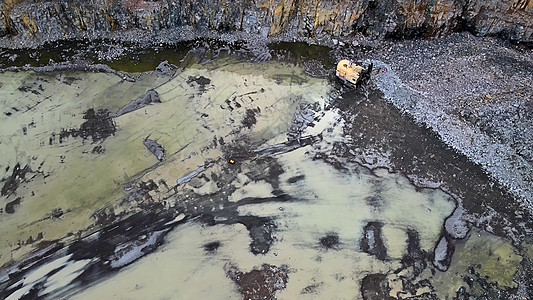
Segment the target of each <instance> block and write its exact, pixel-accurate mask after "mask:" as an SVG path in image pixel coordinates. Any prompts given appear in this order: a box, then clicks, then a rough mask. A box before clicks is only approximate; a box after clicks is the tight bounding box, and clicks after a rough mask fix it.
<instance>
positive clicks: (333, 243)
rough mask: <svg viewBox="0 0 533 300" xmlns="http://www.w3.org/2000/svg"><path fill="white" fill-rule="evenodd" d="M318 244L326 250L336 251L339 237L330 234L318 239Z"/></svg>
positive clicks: (335, 234) (333, 233)
mask: <svg viewBox="0 0 533 300" xmlns="http://www.w3.org/2000/svg"><path fill="white" fill-rule="evenodd" d="M320 244H321V245H322V246H323V247H324V248H326V249H335V250H336V249H337V246H338V245H339V235H338V234H337V233H335V232H332V233H330V234H328V235H326V236H324V237H321V238H320Z"/></svg>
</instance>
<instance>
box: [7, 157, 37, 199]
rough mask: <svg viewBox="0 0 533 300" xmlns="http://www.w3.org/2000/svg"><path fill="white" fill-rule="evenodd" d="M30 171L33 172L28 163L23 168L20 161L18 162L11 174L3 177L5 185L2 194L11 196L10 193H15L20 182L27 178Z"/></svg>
mask: <svg viewBox="0 0 533 300" xmlns="http://www.w3.org/2000/svg"><path fill="white" fill-rule="evenodd" d="M29 172H31V168H30V166H28V165H26V166H24V167H23V168H21V167H20V163H17V164H16V165H15V167H14V168H13V171H12V172H11V175H10V176H8V177H7V178H3V179H2V182H4V185H3V186H2V191H1V195H2V196H8V197H9V196H10V195H12V194H14V193H15V192H16V191H17V188H18V187H19V185H20V183H21V182H23V181H24V180H25V179H26V174H27V173H29Z"/></svg>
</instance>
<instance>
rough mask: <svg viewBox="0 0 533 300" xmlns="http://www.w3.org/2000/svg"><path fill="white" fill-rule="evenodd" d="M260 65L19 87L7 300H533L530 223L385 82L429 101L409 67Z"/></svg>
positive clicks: (11, 101) (13, 109) (10, 164)
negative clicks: (362, 80)
mask: <svg viewBox="0 0 533 300" xmlns="http://www.w3.org/2000/svg"><path fill="white" fill-rule="evenodd" d="M455 38H458V39H461V37H455ZM463 38H464V37H463ZM452 41H453V38H452ZM474 42H475V41H472V43H474ZM485 42H486V40H484V41H483V42H480V43H481V44H482V45H483V43H485ZM409 43H410V42H406V45H407V46H405V47H409V46H410V45H411V44H409ZM413 43H414V42H413ZM428 43H430V44H431V42H428ZM436 43H438V42H436ZM411 46H412V47H414V48H416V47H417V46H416V45H411ZM402 47H403V46H402ZM419 48H423V49H430V50H431V51H437V50H435V49H432V48H431V47H419ZM419 48H417V49H419ZM437 48H438V47H437ZM224 49H225V50H223V52H225V51H228V50H230V51H229V52H231V47H230V48H224ZM354 49H355V50H357V49H358V48H353V49H352V48H351V47H344V48H342V47H340V48H337V49H336V50H334V51H332V52H331V53H330V55H331V56H332V57H333V59H334V58H335V56H338V55H344V54H342V53H343V52H345V51H347V52H350V51H351V50H354ZM438 49H441V48H438ZM215 50H216V49H215ZM360 50H361V49H360ZM364 51H370V52H367V53H372V52H371V51H375V50H372V49H370V50H369V49H366V50H364ZM397 51H398V50H395V51H391V53H398V54H396V55H400V54H399V53H401V52H400V51H398V52H397ZM480 51H481V50H480ZM509 51H512V50H509ZM251 52H252V55H253V56H254V57H255V58H257V59H252V60H260V61H263V60H265V59H267V58H273V60H271V61H266V62H250V58H246V59H244V60H242V59H240V60H239V59H235V57H232V56H230V57H225V56H220V57H218V58H216V59H213V60H210V59H208V58H205V57H204V58H202V57H203V55H205V51H203V52H202V51H197V50H194V49H193V51H192V52H191V53H193V54H194V55H192V57H193V59H192V61H190V60H189V61H188V60H187V57H186V58H185V59H184V65H180V66H174V65H172V64H168V63H167V64H161V65H159V66H158V67H157V68H156V70H154V71H152V72H147V73H139V74H124V76H123V75H121V74H118V73H87V72H79V71H68V70H64V71H56V72H46V73H42V72H37V73H35V72H33V71H27V72H25V71H19V72H4V73H3V74H2V85H1V86H0V88H1V89H3V90H5V91H7V92H8V93H7V94H9V95H10V96H9V97H7V98H6V99H7V100H6V101H5V102H4V111H6V112H10V114H6V113H4V115H3V116H2V122H3V123H2V144H0V146H1V147H4V148H5V149H2V153H10V155H8V156H6V158H3V159H2V162H1V163H2V169H3V170H5V174H3V178H4V180H3V182H2V184H3V189H2V196H3V197H4V198H5V199H6V207H5V212H4V213H3V214H2V215H0V217H2V223H3V224H4V225H5V226H3V227H2V228H4V229H3V230H4V233H3V235H2V236H3V239H2V249H3V250H2V251H3V252H2V261H3V262H4V263H6V262H8V261H9V259H10V258H11V261H9V262H8V263H7V264H5V265H4V267H3V269H2V270H3V274H4V277H3V278H2V282H1V288H2V292H1V295H2V297H6V298H7V297H10V299H11V298H13V299H16V298H18V297H21V296H25V297H30V298H31V297H34V298H36V297H44V298H59V297H68V298H81V299H94V298H96V297H104V298H105V297H110V296H111V297H126V298H146V297H151V296H153V295H158V296H159V297H161V298H174V299H183V298H195V299H198V298H211V297H212V296H213V295H218V296H220V297H221V298H239V297H241V298H244V299H275V298H278V299H295V298H303V297H318V298H332V297H337V298H342V299H354V298H355V299H358V298H365V299H385V298H409V297H411V298H415V299H441V298H459V299H460V298H464V297H482V296H484V297H489V298H493V297H504V298H509V299H511V298H516V299H522V298H524V297H529V296H530V295H529V293H530V291H531V290H532V288H531V287H532V283H531V278H532V277H531V274H530V272H531V269H532V267H531V266H532V260H531V257H532V251H533V246H532V241H531V232H530V229H531V228H532V218H531V211H530V210H529V209H528V208H527V206H525V205H523V202H521V200H520V197H516V192H515V191H513V190H511V191H510V192H509V189H506V188H502V187H501V185H500V184H499V183H498V180H497V178H496V180H495V179H494V178H491V177H490V176H489V175H487V169H483V168H481V167H480V166H479V165H476V164H474V163H473V162H472V158H470V157H466V156H465V155H463V154H461V153H459V152H460V151H461V149H460V148H459V147H455V148H456V149H457V150H459V151H454V150H452V149H450V148H449V146H447V145H446V144H445V143H443V142H442V135H440V136H439V131H438V129H439V128H438V127H435V128H434V130H435V131H430V130H427V129H426V128H424V127H421V126H419V125H417V123H416V122H420V123H421V124H428V123H430V122H429V121H427V120H428V119H424V120H422V122H421V121H420V120H419V119H418V118H417V113H420V112H417V111H414V112H413V111H409V112H407V110H408V109H409V110H410V109H412V107H415V108H416V106H409V107H404V106H402V105H403V104H402V103H404V102H402V101H405V103H407V102H408V101H413V97H411V98H402V97H399V98H398V99H395V98H394V97H393V96H394V95H397V94H394V93H390V89H389V90H388V89H387V88H386V87H385V88H384V87H383V85H382V84H383V83H385V82H387V81H390V80H391V78H390V77H387V76H392V75H394V73H396V74H397V75H398V79H399V80H402V81H403V83H401V82H400V83H398V82H397V81H396V82H394V83H395V84H398V85H400V87H408V88H410V89H411V88H414V87H413V85H415V83H416V82H417V81H416V80H417V78H418V77H414V76H413V77H409V76H407V75H405V74H408V73H402V71H404V70H407V66H405V65H413V64H414V63H413V61H412V60H415V58H414V57H413V58H410V59H411V60H409V59H407V58H409V56H408V55H405V56H404V57H407V58H404V60H403V61H402V60H401V59H391V60H390V61H387V60H386V56H387V55H389V54H387V53H389V52H388V49H387V48H385V50H383V49H382V50H379V51H377V52H375V53H374V54H375V55H373V57H375V58H376V59H380V58H381V59H382V61H384V62H388V63H390V66H387V65H383V67H384V68H388V70H389V71H390V72H387V73H379V74H376V76H375V78H374V79H373V81H372V82H371V83H370V85H369V86H367V87H365V88H359V89H357V90H352V89H346V88H345V87H343V86H341V85H340V84H339V83H338V82H335V81H334V80H331V78H327V77H326V76H327V75H328V74H330V72H327V69H328V65H327V62H325V61H324V60H320V59H318V60H317V59H314V58H313V59H312V58H310V57H311V55H309V56H308V57H305V54H304V55H303V56H302V55H301V54H300V56H298V55H296V54H294V53H293V52H291V51H290V50H288V51H267V52H266V53H265V50H264V49H263V50H262V51H258V50H257V49H254V51H251ZM199 53H200V55H199ZM219 53H220V51H219ZM407 53H411V52H407ZM357 55H359V54H356V55H355V56H357ZM384 57H385V58H384ZM416 59H421V58H420V57H418V58H416ZM198 60H199V61H200V62H202V63H201V64H197V63H196V61H198ZM526 60H527V57H526ZM293 61H294V62H296V61H299V62H300V64H293V63H292V62H293ZM394 62H397V63H398V64H395V63H394ZM376 63H381V62H376ZM401 63H405V65H401ZM481 65H483V64H481ZM402 66H404V67H402ZM475 66H478V65H475ZM475 66H474V67H475ZM497 66H500V65H499V64H497ZM439 67H440V65H439V66H437V65H431V64H428V68H427V70H428V71H427V72H430V71H431V70H433V71H435V70H436V69H439ZM502 68H503V67H502ZM474 69H475V68H474ZM468 70H472V68H469V69H468ZM307 74H311V75H313V76H315V77H318V78H313V77H310V76H309V75H307ZM431 74H432V75H431V76H433V77H431V78H434V77H439V76H440V74H433V73H431ZM119 75H120V76H119ZM460 76H462V75H460ZM520 76H522V77H520ZM520 76H519V79H520V80H525V79H524V78H527V76H528V75H527V74H526V75H524V74H522V75H520ZM523 76H525V77H523ZM393 79H394V78H393ZM451 80H452V81H453V78H452V79H451ZM439 82H440V81H439ZM483 82H486V81H483ZM519 82H522V81H519ZM380 84H381V85H380ZM478 84H479V85H482V83H478ZM437 85H438V84H437V83H436V82H435V81H429V86H437ZM480 88H481V87H480ZM528 88H530V87H528V86H525V85H520V86H519V88H518V90H519V91H517V93H524V92H525V93H527V92H528ZM415 92H419V91H418V90H417V91H415ZM457 93H458V94H462V92H460V91H458V92H457ZM465 93H466V92H465ZM483 93H484V92H483ZM512 93H513V92H511V94H512ZM422 94H423V95H424V96H425V97H427V96H428V95H427V94H424V93H422ZM441 94H443V93H439V94H438V95H441ZM469 95H470V94H469ZM493 95H494V92H492V94H491V97H493ZM472 97H474V96H472ZM485 98H486V99H489V98H487V97H486V95H485ZM70 99H79V100H78V101H70ZM417 99H418V98H417ZM430 99H443V98H433V97H430ZM446 99H447V98H446ZM490 99H493V98H490ZM505 99H507V98H505ZM387 100H389V101H390V102H392V103H393V104H394V105H396V106H398V107H399V108H400V109H399V110H398V109H397V108H396V107H395V106H394V105H393V104H391V103H389V102H387ZM443 101H444V100H443ZM471 101H473V100H471ZM509 101H510V100H509ZM523 101H525V102H524V103H527V99H524V100H523ZM417 103H423V102H422V101H417ZM482 103H484V102H482ZM509 103H511V102H509ZM520 103H522V102H520ZM521 105H522V104H521ZM451 106H452V104H449V106H445V107H448V108H449V107H451ZM421 107H423V106H421ZM468 107H469V106H468ZM487 109H488V108H487ZM446 112H447V113H448V111H446ZM452 112H453V111H452ZM427 115H429V116H430V117H431V116H432V113H431V112H430V111H428V113H427ZM520 116H521V118H518V119H516V121H515V122H517V124H522V125H521V126H527V124H528V123H527V122H530V120H531V119H530V115H528V114H525V115H524V114H520ZM430 117H428V118H429V119H430ZM4 124H6V126H4ZM8 124H9V125H8ZM444 140H445V139H444ZM522 142H523V143H525V144H527V143H529V142H528V140H527V139H524V140H522ZM474 161H475V160H474ZM482 165H483V164H482ZM526 167H527V166H526ZM489 171H490V169H489ZM488 173H490V172H488ZM495 177H496V176H495ZM45 182H46V183H45ZM504 186H505V185H504ZM4 191H5V192H4ZM513 194H514V195H513ZM526 199H527V195H526ZM8 204H9V205H8ZM13 228H17V230H13ZM20 237H23V238H22V239H21V238H20ZM474 253H475V255H473V254H474ZM28 254H30V255H29V256H28ZM501 270H507V271H506V272H501ZM496 295H498V296H496Z"/></svg>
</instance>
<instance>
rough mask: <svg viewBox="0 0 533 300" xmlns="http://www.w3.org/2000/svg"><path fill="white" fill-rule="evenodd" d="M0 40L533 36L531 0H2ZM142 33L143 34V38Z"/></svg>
mask: <svg viewBox="0 0 533 300" xmlns="http://www.w3.org/2000/svg"><path fill="white" fill-rule="evenodd" d="M0 18H1V20H0V39H1V41H2V44H4V45H9V44H10V43H12V44H13V43H17V42H18V43H21V42H22V43H24V42H25V41H44V40H57V39H64V38H87V37H89V38H91V37H105V36H108V35H109V34H115V35H120V34H121V33H122V32H129V31H132V30H135V31H138V30H141V32H143V33H142V34H141V36H142V38H146V37H147V36H150V34H151V33H157V32H159V31H161V30H165V29H168V30H173V31H179V30H182V29H183V28H188V29H190V30H192V31H193V32H195V33H200V34H201V33H204V32H207V31H217V32H229V31H242V32H246V33H254V34H261V35H264V36H274V37H279V36H285V37H292V38H313V39H317V40H321V39H324V38H329V37H356V38H357V37H363V36H366V37H369V38H387V37H412V36H423V37H433V36H441V35H444V34H447V33H449V32H453V31H457V30H463V29H467V30H469V31H471V32H474V33H476V34H479V35H503V36H504V37H506V38H509V39H511V40H515V41H522V42H532V41H533V1H532V0H506V1H501V0H415V1H411V0H357V1H353V0H351V1H348V0H338V1H333V0H326V1H318V0H309V1H301V0H254V1H252V0H236V1H228V0H204V1H193V0H153V1H143V0H88V1H81V0H48V1H46V0H42V1H37V0H31V1H30V0H3V6H2V10H1V14H0ZM141 36H139V38H141Z"/></svg>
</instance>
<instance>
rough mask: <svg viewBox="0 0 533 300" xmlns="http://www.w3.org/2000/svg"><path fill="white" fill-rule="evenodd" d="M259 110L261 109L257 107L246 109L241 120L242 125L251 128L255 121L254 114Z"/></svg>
mask: <svg viewBox="0 0 533 300" xmlns="http://www.w3.org/2000/svg"><path fill="white" fill-rule="evenodd" d="M260 112H261V109H259V107H257V108H249V109H247V110H246V113H245V114H244V118H243V119H242V122H241V123H242V125H244V126H246V127H247V128H248V129H251V128H252V127H253V126H254V125H255V124H256V123H257V119H256V117H255V116H256V115H257V114H259V113H260Z"/></svg>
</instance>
